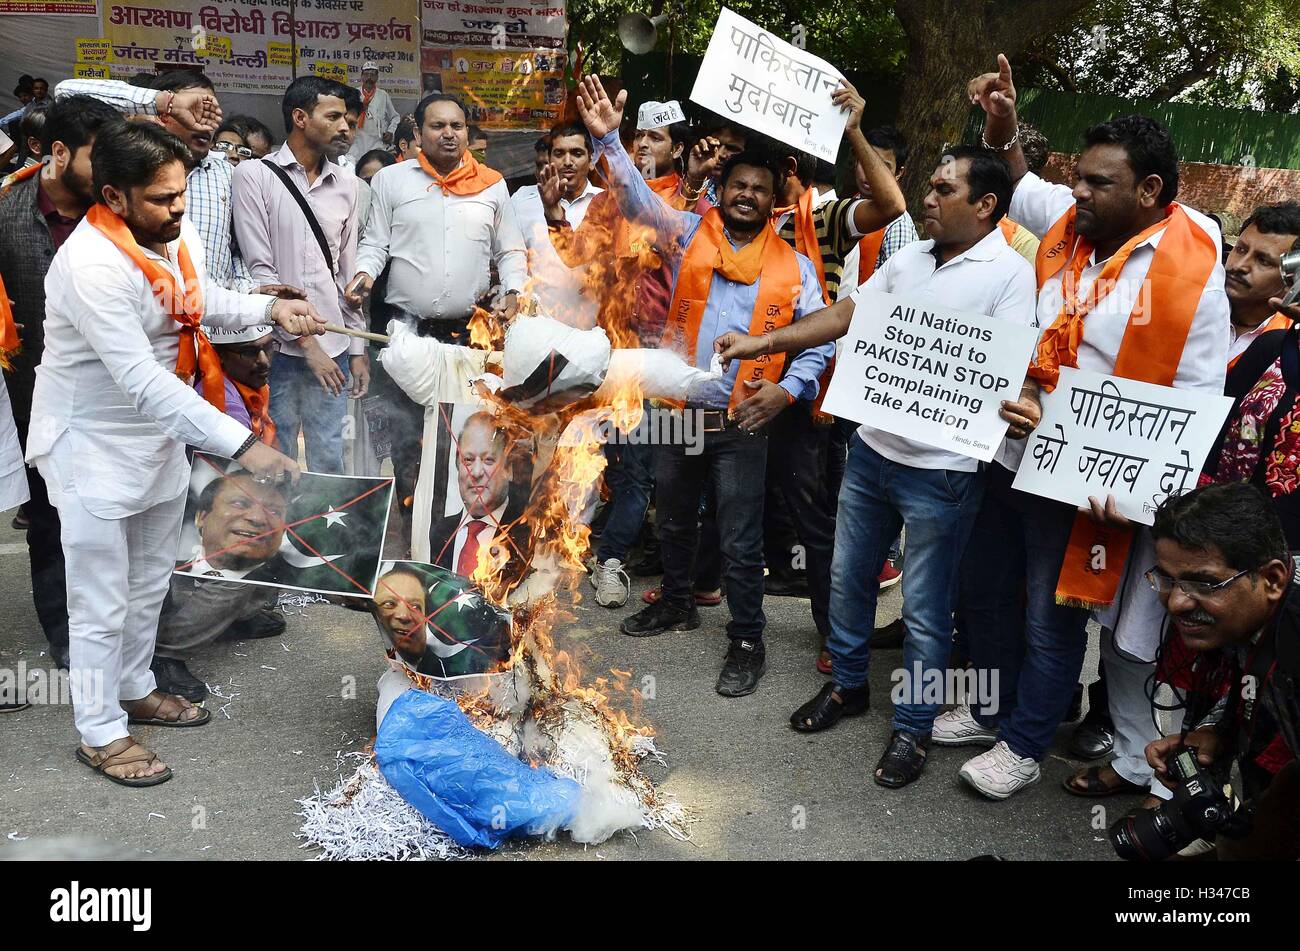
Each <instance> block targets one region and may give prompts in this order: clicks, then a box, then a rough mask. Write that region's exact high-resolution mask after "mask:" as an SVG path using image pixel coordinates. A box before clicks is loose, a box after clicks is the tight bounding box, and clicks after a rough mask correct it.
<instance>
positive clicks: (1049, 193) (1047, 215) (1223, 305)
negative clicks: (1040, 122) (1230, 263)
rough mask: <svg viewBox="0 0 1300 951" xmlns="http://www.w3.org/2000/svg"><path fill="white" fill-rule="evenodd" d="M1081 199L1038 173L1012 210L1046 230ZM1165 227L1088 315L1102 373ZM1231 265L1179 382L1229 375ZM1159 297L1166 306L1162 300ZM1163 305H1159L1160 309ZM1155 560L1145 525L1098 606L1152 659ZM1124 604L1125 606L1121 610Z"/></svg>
mask: <svg viewBox="0 0 1300 951" xmlns="http://www.w3.org/2000/svg"><path fill="white" fill-rule="evenodd" d="M1073 204H1074V197H1073V195H1072V194H1071V189H1069V188H1067V187H1066V186H1064V185H1053V184H1050V183H1048V182H1045V181H1043V180H1042V179H1041V178H1039V177H1038V176H1036V175H1034V174H1032V173H1030V174H1028V175H1026V176H1025V177H1024V178H1022V179H1021V180H1020V183H1019V184H1018V185H1017V186H1016V191H1015V194H1014V195H1013V196H1012V198H1011V217H1012V218H1013V219H1015V220H1016V221H1018V222H1019V223H1020V224H1021V225H1023V226H1024V227H1026V228H1028V229H1029V230H1030V231H1032V232H1033V233H1034V234H1036V235H1038V237H1039V238H1042V237H1043V235H1045V234H1046V233H1047V231H1048V229H1049V228H1051V226H1052V225H1053V224H1055V223H1056V221H1057V219H1058V218H1060V217H1061V215H1063V214H1065V213H1066V212H1067V211H1069V210H1070V206H1071V205H1073ZM1183 209H1184V210H1185V211H1186V212H1187V215H1188V217H1189V218H1191V220H1192V222H1193V223H1194V224H1196V225H1197V226H1199V227H1200V228H1203V229H1204V230H1205V232H1206V233H1207V234H1208V235H1209V236H1210V238H1211V239H1212V240H1213V242H1214V246H1215V247H1216V248H1218V247H1220V246H1221V242H1222V236H1221V235H1220V233H1219V228H1218V226H1217V225H1216V224H1215V223H1214V222H1213V221H1211V220H1210V219H1209V218H1207V217H1205V216H1204V215H1202V214H1201V213H1200V212H1198V211H1195V210H1194V209H1191V208H1188V207H1187V206H1186V205H1184V206H1183ZM1163 234H1164V232H1163V231H1160V232H1157V233H1156V234H1155V235H1153V236H1152V237H1150V238H1148V239H1147V240H1146V241H1143V242H1142V243H1141V244H1140V245H1138V246H1137V247H1136V248H1134V249H1133V253H1132V254H1131V255H1129V259H1128V260H1127V261H1126V262H1125V263H1124V269H1123V270H1122V271H1121V272H1120V275H1119V279H1118V280H1117V281H1116V284H1115V287H1114V288H1113V289H1112V290H1111V292H1110V293H1109V294H1107V295H1106V297H1105V298H1103V299H1102V301H1101V303H1100V304H1099V305H1098V306H1097V307H1096V308H1095V309H1093V310H1092V311H1091V312H1089V314H1088V315H1087V316H1086V317H1085V318H1084V320H1083V340H1082V341H1081V342H1080V344H1079V367H1080V368H1081V369H1084V370H1092V371H1094V372H1096V373H1114V372H1115V361H1116V360H1117V359H1118V357H1119V348H1120V342H1121V341H1122V340H1123V338H1124V331H1125V330H1126V329H1127V328H1128V322H1129V317H1130V315H1131V314H1132V312H1133V305H1134V304H1135V303H1136V301H1137V297H1138V294H1139V293H1142V291H1143V289H1144V287H1146V283H1145V282H1146V276H1147V271H1148V270H1149V269H1150V267H1151V260H1152V258H1154V257H1155V252H1156V248H1157V247H1159V245H1160V238H1161V236H1162V235H1163ZM1105 263H1106V262H1105V261H1098V260H1096V258H1095V255H1094V259H1093V261H1092V262H1091V263H1090V264H1089V265H1088V267H1086V268H1084V270H1083V274H1082V276H1081V277H1080V279H1079V288H1078V291H1077V293H1078V295H1079V298H1080V299H1083V298H1084V297H1086V295H1087V293H1088V289H1089V288H1090V287H1091V286H1092V282H1093V281H1095V280H1096V279H1097V275H1098V274H1100V273H1101V270H1102V268H1103V267H1104V265H1105ZM1063 274H1064V269H1062V271H1061V272H1059V273H1057V274H1056V275H1055V276H1053V277H1051V278H1049V279H1048V280H1047V281H1046V282H1045V283H1044V284H1043V287H1042V289H1041V290H1040V291H1039V294H1038V319H1039V323H1040V324H1041V325H1042V326H1044V327H1048V326H1050V325H1051V324H1052V322H1053V321H1055V320H1056V318H1057V315H1058V314H1060V312H1061V305H1062V297H1061V284H1062V276H1063ZM1223 278H1224V274H1223V265H1222V263H1220V262H1218V261H1216V262H1215V265H1214V270H1213V271H1212V272H1211V273H1210V279H1209V281H1207V282H1206V285H1205V290H1204V291H1203V292H1202V293H1201V300H1200V303H1199V304H1197V307H1196V314H1195V316H1193V317H1192V326H1191V329H1190V330H1189V331H1188V334H1187V341H1186V342H1185V343H1184V344H1183V354H1182V357H1181V359H1180V360H1179V363H1178V371H1177V373H1176V374H1175V376H1174V384H1173V385H1174V386H1175V387H1178V388H1180V389H1182V388H1187V389H1193V390H1201V391H1204V392H1206V393H1213V394H1215V395H1218V394H1221V393H1222V392H1223V382H1224V378H1225V376H1226V375H1227V367H1228V348H1229V344H1230V341H1231V333H1232V331H1231V329H1230V327H1231V323H1232V321H1231V317H1230V314H1231V308H1230V306H1229V304H1228V296H1227V294H1226V293H1225V292H1224V289H1223ZM1153 304H1154V305H1155V306H1156V307H1157V308H1158V306H1159V302H1158V301H1155V302H1153ZM1157 313H1158V310H1157ZM1154 564H1155V544H1154V542H1152V540H1151V532H1150V530H1149V529H1147V528H1145V527H1143V526H1137V528H1136V537H1135V538H1134V540H1133V545H1132V548H1131V550H1130V553H1129V558H1128V563H1127V565H1126V566H1125V569H1124V570H1125V576H1124V580H1123V582H1122V584H1121V586H1120V591H1119V593H1118V594H1117V596H1116V598H1115V600H1114V602H1112V603H1111V605H1110V606H1109V607H1105V608H1099V609H1097V610H1096V611H1094V612H1093V616H1094V617H1095V618H1096V619H1097V621H1098V622H1099V623H1100V624H1101V625H1103V626H1104V627H1106V628H1109V629H1110V630H1112V631H1114V632H1115V639H1116V647H1117V648H1118V649H1119V650H1120V651H1122V652H1123V653H1125V654H1128V655H1130V656H1132V657H1136V658H1139V659H1141V660H1144V661H1149V660H1151V659H1152V658H1154V656H1155V651H1156V647H1157V645H1158V644H1159V642H1160V632H1161V629H1162V625H1163V621H1164V614H1165V611H1164V607H1163V606H1162V605H1161V603H1160V599H1159V598H1158V597H1157V596H1156V594H1155V592H1154V591H1152V590H1151V586H1150V585H1149V584H1147V582H1146V579H1145V578H1144V577H1143V576H1142V573H1143V572H1144V571H1146V570H1147V569H1148V568H1150V567H1151V566H1152V565H1154ZM1121 610H1122V614H1121Z"/></svg>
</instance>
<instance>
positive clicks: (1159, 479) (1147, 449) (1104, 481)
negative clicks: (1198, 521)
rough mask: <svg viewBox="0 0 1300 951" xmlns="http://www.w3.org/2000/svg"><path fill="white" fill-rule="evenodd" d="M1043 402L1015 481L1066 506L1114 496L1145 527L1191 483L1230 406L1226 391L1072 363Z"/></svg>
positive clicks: (1123, 511)
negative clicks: (1129, 377)
mask: <svg viewBox="0 0 1300 951" xmlns="http://www.w3.org/2000/svg"><path fill="white" fill-rule="evenodd" d="M1042 401H1043V419H1042V422H1040V423H1039V424H1038V428H1037V429H1036V430H1035V431H1034V434H1033V436H1031V437H1030V440H1029V445H1028V446H1026V447H1025V457H1024V460H1023V461H1022V462H1021V463H1020V471H1019V472H1018V473H1017V474H1016V481H1015V487H1016V488H1017V489H1020V490H1021V491H1023V492H1029V493H1032V494H1033V495H1041V496H1045V497H1046V498H1049V499H1057V500H1058V501H1061V502H1069V503H1070V504H1071V505H1087V504H1088V497H1089V496H1092V497H1093V498H1096V499H1101V500H1104V499H1105V498H1106V496H1107V495H1113V496H1115V503H1116V507H1117V508H1118V509H1119V511H1120V514H1122V515H1124V516H1125V517H1127V518H1129V519H1131V520H1133V521H1135V522H1141V523H1142V524H1144V525H1150V524H1151V523H1152V521H1154V518H1155V511H1156V508H1157V507H1158V506H1159V505H1160V503H1161V502H1163V501H1164V500H1165V499H1166V498H1167V497H1169V496H1170V495H1178V494H1180V493H1182V492H1186V491H1189V490H1190V489H1193V488H1195V487H1196V477H1197V474H1198V473H1199V472H1200V471H1201V466H1202V465H1203V464H1204V463H1205V457H1206V455H1207V454H1208V453H1209V451H1210V446H1211V444H1212V443H1213V442H1214V439H1215V437H1216V436H1218V434H1219V429H1220V428H1221V427H1222V426H1223V420H1224V418H1225V417H1226V416H1227V415H1228V410H1229V409H1230V408H1231V407H1232V400H1231V399H1230V398H1228V397H1226V396H1217V395H1214V394H1209V393H1201V392H1197V391H1194V390H1181V389H1174V388H1173V387H1169V386H1156V385H1155V384H1153V383H1140V382H1138V381H1137V380H1126V379H1123V378H1122V377H1117V376H1107V375H1106V374H1104V373H1092V372H1090V371H1087V370H1076V369H1074V368H1072V367H1062V369H1061V382H1060V384H1059V385H1058V386H1057V387H1056V389H1055V390H1054V391H1052V392H1051V393H1044V394H1043V397H1042Z"/></svg>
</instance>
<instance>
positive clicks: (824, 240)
mask: <svg viewBox="0 0 1300 951" xmlns="http://www.w3.org/2000/svg"><path fill="white" fill-rule="evenodd" d="M859 201H861V199H859V198H839V199H835V200H833V201H828V202H825V203H824V204H822V205H819V206H818V207H816V208H814V209H813V220H814V221H815V222H816V225H817V248H818V250H820V251H821V255H822V270H823V271H825V273H826V294H827V296H828V297H830V299H831V300H835V293H836V291H838V290H839V287H840V277H841V275H842V274H843V273H844V259H845V258H846V257H847V256H848V253H849V252H850V251H852V250H853V249H854V248H855V247H857V244H858V240H859V239H860V238H861V237H862V235H861V234H859V233H858V229H857V228H856V227H854V224H853V209H854V208H855V207H856V206H857V204H858V202H859ZM776 233H777V234H779V235H780V236H781V239H782V240H783V241H785V243H786V244H788V245H790V247H792V248H793V247H795V216H794V214H793V213H790V214H786V215H783V216H782V220H781V221H780V223H779V225H778V227H777V229H776Z"/></svg>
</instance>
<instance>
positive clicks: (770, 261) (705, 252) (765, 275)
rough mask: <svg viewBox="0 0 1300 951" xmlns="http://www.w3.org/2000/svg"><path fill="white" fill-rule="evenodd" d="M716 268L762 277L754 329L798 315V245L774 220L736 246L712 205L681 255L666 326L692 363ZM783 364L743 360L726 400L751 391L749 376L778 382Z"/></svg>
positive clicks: (750, 278)
mask: <svg viewBox="0 0 1300 951" xmlns="http://www.w3.org/2000/svg"><path fill="white" fill-rule="evenodd" d="M715 272H716V273H718V274H721V275H722V276H723V277H724V278H726V279H727V280H729V281H734V282H735V283H737V284H753V283H754V282H755V281H758V282H759V284H758V296H757V298H756V299H755V301H754V310H753V313H752V316H751V318H750V324H749V332H750V333H751V334H755V335H757V334H764V333H768V332H769V331H772V330H776V329H777V328H778V327H784V326H786V325H787V324H789V323H790V322H791V321H792V320H793V319H794V305H795V301H797V300H798V299H799V291H800V288H801V285H802V280H801V278H800V274H799V260H798V258H796V257H795V254H794V250H793V249H792V248H791V247H790V246H789V245H788V244H786V243H785V242H784V241H782V240H781V239H780V238H779V237H777V234H776V232H775V231H774V230H773V229H772V226H771V224H768V225H767V226H766V227H764V228H763V230H762V231H760V232H759V233H758V236H757V237H756V238H754V240H753V241H751V242H749V244H747V245H745V246H744V247H743V248H741V249H740V250H739V251H737V250H735V249H734V248H732V246H731V242H730V241H729V240H728V238H727V236H726V234H725V233H724V231H723V227H722V213H721V212H719V211H718V209H716V208H711V209H709V212H708V214H706V215H705V216H704V218H703V220H702V221H701V222H700V224H699V227H698V228H697V229H696V231H695V236H694V237H693V238H691V243H690V244H689V245H688V246H687V248H686V253H685V255H683V257H682V263H681V267H680V268H679V269H678V273H677V285H676V287H674V289H673V299H672V303H671V304H670V305H669V308H668V324H667V326H666V327H665V328H664V336H663V346H664V347H666V348H669V349H672V350H675V351H676V352H678V353H684V354H686V361H687V363H689V364H690V365H691V366H695V365H696V360H695V351H696V348H695V344H696V341H697V339H698V338H699V332H700V321H701V320H702V318H703V317H704V308H705V306H706V304H707V303H708V299H709V290H710V288H711V287H712V286H713V275H714V273H715ZM784 366H785V360H784V359H783V358H782V357H780V356H779V355H776V354H764V355H763V356H760V357H757V358H755V359H753V360H744V361H742V362H741V364H740V369H739V370H738V371H737V373H736V382H735V384H734V385H733V386H732V389H731V400H730V402H729V404H728V405H729V406H730V407H733V408H734V407H735V406H736V404H737V403H740V402H742V401H744V400H746V399H748V398H749V397H750V396H751V395H753V394H752V393H751V392H750V391H749V390H748V389H746V387H745V381H746V380H748V381H750V382H751V383H756V382H758V381H759V380H768V381H769V382H772V383H776V382H778V381H779V380H780V379H781V373H782V371H783V369H784Z"/></svg>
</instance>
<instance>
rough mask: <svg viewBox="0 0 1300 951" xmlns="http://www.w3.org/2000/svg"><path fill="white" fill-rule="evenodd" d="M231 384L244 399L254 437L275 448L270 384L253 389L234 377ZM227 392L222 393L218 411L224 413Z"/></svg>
mask: <svg viewBox="0 0 1300 951" xmlns="http://www.w3.org/2000/svg"><path fill="white" fill-rule="evenodd" d="M230 382H231V383H233V384H235V389H237V390H238V391H239V395H240V396H241V397H243V399H244V407H245V408H246V409H247V410H248V420H249V422H250V423H251V424H252V427H253V435H255V436H256V437H257V438H258V439H260V440H261V441H262V442H264V443H266V444H267V445H268V446H271V447H275V423H273V422H272V421H271V387H270V385H269V384H268V385H267V386H263V387H261V388H259V389H256V390H255V389H253V388H252V387H251V386H245V385H244V384H243V383H240V382H239V381H238V380H236V379H235V378H234V377H231V378H230ZM225 403H226V399H225V391H224V390H223V391H222V398H221V405H220V406H218V407H217V409H219V410H221V411H222V412H223V413H224V412H225V410H226V406H225Z"/></svg>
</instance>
